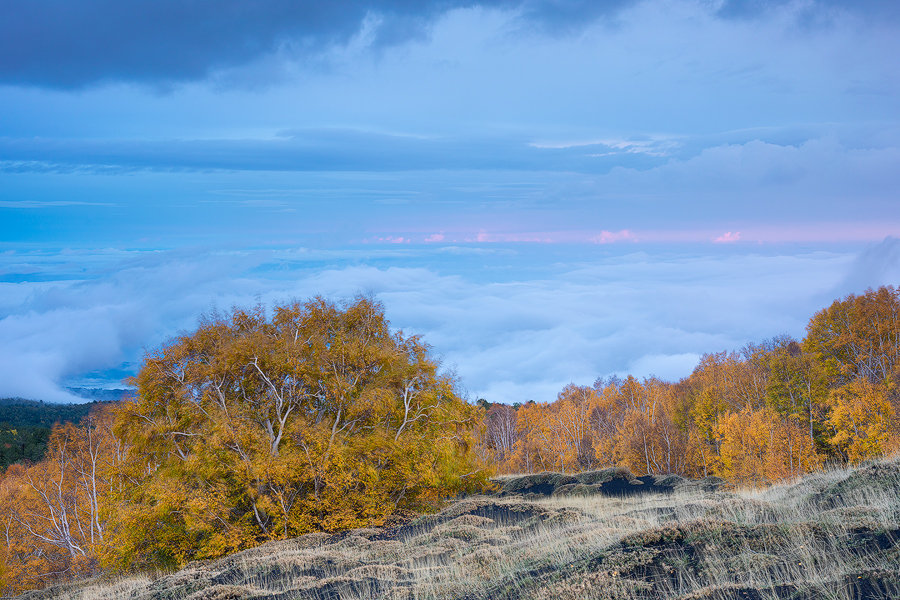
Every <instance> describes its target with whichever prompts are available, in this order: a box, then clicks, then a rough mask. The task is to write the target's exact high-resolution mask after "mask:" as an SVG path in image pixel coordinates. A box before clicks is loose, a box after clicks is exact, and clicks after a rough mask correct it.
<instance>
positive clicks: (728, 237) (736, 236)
mask: <svg viewBox="0 0 900 600" xmlns="http://www.w3.org/2000/svg"><path fill="white" fill-rule="evenodd" d="M740 239H741V232H740V231H735V232H734V233H731V232H730V231H728V232H725V233H723V234H722V235H720V236H719V237H714V238H712V243H713V244H733V243H735V242H737V241H740Z"/></svg>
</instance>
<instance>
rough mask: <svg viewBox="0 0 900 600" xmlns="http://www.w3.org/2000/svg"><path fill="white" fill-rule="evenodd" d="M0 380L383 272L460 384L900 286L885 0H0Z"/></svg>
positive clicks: (403, 311) (898, 48) (895, 14)
mask: <svg viewBox="0 0 900 600" xmlns="http://www.w3.org/2000/svg"><path fill="white" fill-rule="evenodd" d="M0 14H3V15H4V18H3V19H2V20H0V396H6V395H16V396H25V397H34V398H38V397H39V398H44V399H48V400H66V399H70V396H68V395H67V393H66V392H65V390H64V388H65V387H66V386H67V385H115V381H116V380H117V378H119V377H121V376H122V374H126V373H128V372H129V371H131V370H133V369H134V368H135V367H136V365H138V364H139V361H140V357H141V355H142V352H143V351H144V349H151V348H154V347H156V346H158V345H159V344H161V343H163V342H164V340H165V339H167V338H168V337H169V336H171V335H173V334H175V333H177V332H178V331H184V330H190V329H191V328H192V327H193V325H194V324H195V323H196V320H197V318H198V315H199V314H200V313H201V312H202V311H204V310H209V308H210V307H212V306H214V305H215V306H220V307H228V306H231V305H232V304H248V303H252V302H254V301H255V299H256V298H260V299H262V300H263V301H265V302H267V303H269V304H270V305H271V304H274V303H277V302H282V301H285V300H287V299H289V298H294V297H300V298H303V297H308V296H310V295H313V294H325V295H328V296H329V297H332V298H335V299H339V298H343V297H348V296H351V295H353V294H354V293H356V292H359V291H364V292H367V291H371V292H374V293H375V294H376V295H377V296H378V297H379V298H380V299H381V300H382V301H383V302H384V303H385V306H386V310H387V312H388V315H389V317H390V318H391V320H392V323H393V324H394V325H395V326H396V327H401V328H403V329H404V330H405V331H409V332H413V333H420V334H423V335H424V336H425V339H426V340H427V341H428V342H430V343H431V344H432V345H433V347H434V352H435V354H436V355H438V356H441V357H442V358H443V360H444V364H445V365H447V366H448V367H452V368H455V369H456V371H457V373H458V374H459V376H460V378H461V380H462V383H463V385H464V386H465V387H466V388H468V390H469V392H470V393H471V394H472V396H483V397H486V398H488V399H491V400H500V401H507V402H513V401H517V400H525V399H535V400H549V399H552V398H553V397H554V396H555V394H556V392H557V391H558V390H559V389H561V387H562V386H563V385H564V384H566V383H568V382H569V381H575V382H578V383H590V382H592V381H593V379H594V378H596V377H598V376H608V375H610V374H614V373H619V374H624V373H627V372H633V373H636V374H638V375H642V376H644V375H650V374H651V373H655V374H657V375H660V376H663V377H667V378H678V377H681V376H684V375H687V374H688V373H689V372H690V370H691V368H692V367H693V365H694V364H695V363H696V360H697V359H698V357H699V356H700V355H701V354H703V353H704V352H711V351H718V350H723V349H735V348H739V347H740V346H742V345H743V344H745V343H747V342H748V341H759V340H761V339H763V338H766V337H771V336H773V335H777V334H780V333H790V334H792V335H795V336H798V337H801V336H802V335H803V328H804V326H805V323H806V321H807V320H808V318H809V317H810V316H811V315H812V313H813V312H814V311H815V310H818V309H820V308H822V307H823V306H825V305H827V304H828V302H830V301H831V300H832V299H833V298H835V297H837V296H840V295H843V294H846V293H850V292H860V291H862V290H864V289H865V288H866V287H867V286H870V285H881V284H887V283H893V284H897V283H900V277H898V276H900V267H898V261H900V242H898V240H897V237H900V210H898V208H900V205H898V204H900V197H898V195H900V192H898V190H900V143H898V142H900V93H898V92H900V8H898V5H897V3H895V2H887V1H875V0H869V1H857V2H849V1H842V0H798V1H782V0H771V1H766V0H755V1H754V0H741V1H717V0H696V1H691V0H646V1H639V0H638V1H635V0H616V1H609V2H597V1H594V2H581V1H576V0H503V1H485V2H467V1H453V0H448V1H440V2H437V1H428V0H419V1H400V0H380V1H369V2H363V1H349V0H343V1H340V0H339V1H334V2H327V3H325V2H309V1H303V0H301V1H292V2H288V1H283V0H257V1H254V2H250V1H249V0H153V1H149V0H138V1H135V2H128V3H122V2H115V1H113V0H81V1H79V2H72V1H69V0H31V1H29V2H27V3H23V2H18V1H16V0H0Z"/></svg>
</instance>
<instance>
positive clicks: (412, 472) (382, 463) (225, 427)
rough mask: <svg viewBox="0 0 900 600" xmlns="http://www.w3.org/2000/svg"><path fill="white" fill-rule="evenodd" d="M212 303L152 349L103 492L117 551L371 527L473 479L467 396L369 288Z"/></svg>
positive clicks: (138, 553)
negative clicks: (111, 487) (117, 474)
mask: <svg viewBox="0 0 900 600" xmlns="http://www.w3.org/2000/svg"><path fill="white" fill-rule="evenodd" d="M272 312H273V314H272V316H271V318H269V316H268V315H267V311H266V310H265V309H264V308H263V307H261V306H257V307H256V308H254V309H252V310H241V309H234V310H233V311H232V312H231V313H230V314H228V315H224V316H223V315H213V316H211V317H208V318H207V319H206V320H205V322H203V323H201V325H200V327H199V328H198V329H197V331H196V332H194V333H192V334H190V335H184V336H181V337H179V338H177V339H174V340H172V341H171V342H170V343H168V344H167V345H165V346H164V347H162V348H161V349H159V350H157V351H155V352H153V353H151V354H149V355H148V356H146V358H145V360H144V364H143V366H142V368H141V370H140V372H139V373H138V375H137V376H136V377H135V378H134V384H135V385H136V386H137V388H138V395H137V400H135V401H134V402H133V403H130V404H127V405H125V406H124V407H123V408H122V409H121V410H120V411H119V420H118V423H117V425H116V432H117V434H118V435H119V437H120V438H121V439H122V440H124V441H125V443H127V444H128V447H129V452H128V457H127V459H126V460H125V461H124V462H123V463H122V470H121V477H122V481H123V485H121V486H120V487H119V488H118V490H119V492H118V494H117V495H116V496H115V497H114V501H115V504H116V510H117V512H118V514H119V515H120V518H121V523H120V524H119V525H120V526H119V527H117V528H116V532H117V535H118V536H119V539H118V540H117V548H118V552H119V561H120V562H121V563H122V564H126V565H127V564H156V565H178V564H183V563H184V562H186V561H188V560H191V559H195V558H208V557H215V556H221V555H223V554H226V553H228V552H232V551H235V550H239V549H242V548H247V547H250V546H254V545H257V544H259V543H261V542H263V541H266V540H271V539H283V538H286V537H290V536H295V535H299V534H303V533H307V532H311V531H323V530H324V531H335V530H341V529H349V528H354V527H361V526H368V525H379V524H381V523H383V522H384V521H385V519H387V518H388V517H389V516H390V515H392V514H395V513H397V512H398V511H403V510H407V509H416V508H421V507H423V506H424V505H430V504H432V503H434V502H435V501H437V500H438V499H440V498H441V497H445V496H447V495H450V494H454V493H457V492H459V491H461V490H463V489H474V488H477V487H480V486H482V485H483V484H484V483H485V478H486V474H485V473H484V471H483V470H481V469H479V468H478V465H476V464H475V458H474V454H473V453H471V452H469V446H470V444H471V435H472V431H473V426H474V421H475V419H476V418H477V411H476V408H475V407H474V406H472V405H470V404H468V403H467V402H465V401H464V400H463V399H461V398H460V396H459V395H458V393H457V392H456V389H455V382H454V380H453V378H452V377H451V376H449V375H446V374H441V373H440V372H439V365H438V363H437V362H436V361H435V360H434V359H432V358H431V357H430V355H429V347H428V346H427V345H426V344H424V343H423V342H422V341H421V340H420V339H419V338H418V337H417V336H405V335H404V334H403V333H402V332H392V331H391V330H390V327H389V323H388V321H387V319H386V318H385V315H384V309H383V307H382V306H381V304H380V303H378V302H376V301H375V300H373V299H372V298H370V297H357V298H356V299H355V300H354V301H352V302H349V303H346V304H343V305H338V304H335V303H333V302H330V301H327V300H325V299H323V298H314V299H312V300H310V301H308V302H297V303H294V304H290V305H285V306H279V307H276V308H275V309H274V311H272Z"/></svg>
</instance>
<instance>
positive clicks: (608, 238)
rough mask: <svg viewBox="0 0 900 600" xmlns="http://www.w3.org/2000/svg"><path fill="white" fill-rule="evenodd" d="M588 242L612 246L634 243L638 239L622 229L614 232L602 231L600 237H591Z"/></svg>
mask: <svg viewBox="0 0 900 600" xmlns="http://www.w3.org/2000/svg"><path fill="white" fill-rule="evenodd" d="M589 241H591V242H594V243H595V244H614V243H616V242H636V241H638V239H637V237H635V235H634V233H633V232H631V231H629V230H628V229H623V230H621V231H616V232H612V231H606V230H603V231H601V232H600V235H598V236H595V237H592V238H591V239H590V240H589Z"/></svg>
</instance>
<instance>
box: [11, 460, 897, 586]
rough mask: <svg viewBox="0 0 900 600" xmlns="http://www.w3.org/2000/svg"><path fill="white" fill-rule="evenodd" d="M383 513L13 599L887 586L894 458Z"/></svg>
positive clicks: (558, 485)
mask: <svg viewBox="0 0 900 600" xmlns="http://www.w3.org/2000/svg"><path fill="white" fill-rule="evenodd" d="M497 483H498V486H497V491H496V493H495V494H494V495H492V496H478V497H470V498H465V499H462V500H460V501H457V502H455V503H454V504H452V505H451V506H449V507H447V508H446V509H444V510H443V511H441V512H439V513H437V514H434V515H426V516H421V517H419V518H417V519H415V520H413V521H412V522H409V523H406V524H399V526H397V527H393V528H383V529H382V528H372V529H358V530H354V531H350V532H346V533H344V534H339V535H328V534H310V535H305V536H302V537H299V538H295V539H290V540H286V541H280V542H270V543H267V544H264V545H263V546H261V547H259V548H255V549H252V550H247V551H244V552H240V553H237V554H233V555H231V556H227V557H225V558H222V559H219V560H216V561H206V562H195V563H191V564H189V565H188V566H187V567H186V568H184V569H183V570H181V571H178V572H175V573H171V574H167V575H164V576H160V577H133V578H129V579H123V580H120V581H116V582H111V581H108V580H106V581H102V580H95V581H91V582H87V583H74V584H68V585H64V586H58V587H56V588H51V589H48V590H45V591H37V592H29V593H26V594H24V595H23V596H20V598H21V599H22V600H26V599H27V600H39V599H40V600H44V599H47V600H49V599H70V600H75V599H84V600H87V599H91V600H102V599H107V598H108V599H112V598H134V599H141V600H162V599H172V600H174V599H180V598H185V599H187V598H190V599H191V600H237V599H244V598H247V599H249V598H259V599H262V598H265V599H271V600H275V599H285V600H286V599H289V598H299V599H307V598H308V599H333V600H350V599H354V600H356V599H362V598H385V599H391V600H401V599H402V600H406V599H409V600H412V599H417V598H445V599H458V600H463V599H465V600H477V599H502V598H509V599H513V598H523V599H530V600H531V599H533V600H544V599H547V600H549V599H551V598H560V599H568V598H570V599H576V598H588V599H607V598H609V599H612V598H633V599H649V598H654V599H655V598H659V599H675V598H680V599H683V600H688V599H691V600H701V599H710V600H712V599H721V600H725V599H729V600H738V599H740V600H745V599H751V600H752V599H763V598H785V599H787V598H791V599H795V600H804V599H808V600H812V599H814V598H815V599H818V598H833V599H863V598H865V599H869V598H896V597H900V570H898V569H900V543H898V542H900V537H898V536H900V460H898V459H892V460H886V461H880V462H874V463H870V464H866V465H863V466H861V467H858V468H855V469H849V470H833V471H829V472H824V473H816V474H813V475H810V476H807V477H806V478H804V479H802V480H800V481H798V482H795V483H792V484H785V485H780V486H775V487H771V488H769V489H766V490H763V491H741V490H737V491H735V490H728V489H727V486H723V485H722V484H723V482H722V481H721V480H719V479H716V478H709V479H707V480H701V481H688V480H684V479H682V478H679V477H654V478H640V479H639V478H635V477H633V476H631V474H630V473H628V472H627V471H625V470H622V469H609V470H604V471H595V472H592V473H586V474H580V475H578V476H574V477H573V476H570V475H561V474H546V473H545V474H539V475H531V476H522V477H506V478H503V479H500V480H498V481H497Z"/></svg>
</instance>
